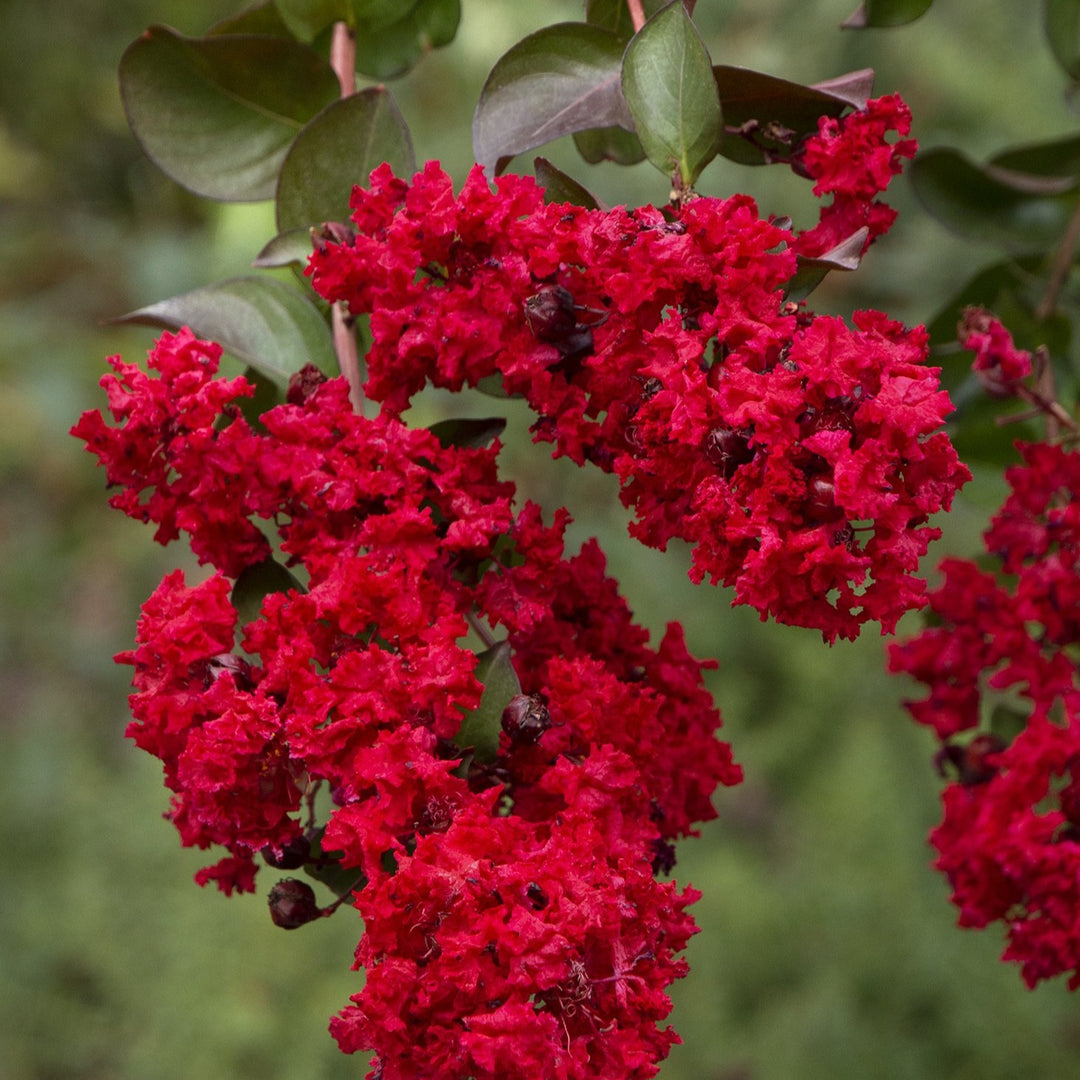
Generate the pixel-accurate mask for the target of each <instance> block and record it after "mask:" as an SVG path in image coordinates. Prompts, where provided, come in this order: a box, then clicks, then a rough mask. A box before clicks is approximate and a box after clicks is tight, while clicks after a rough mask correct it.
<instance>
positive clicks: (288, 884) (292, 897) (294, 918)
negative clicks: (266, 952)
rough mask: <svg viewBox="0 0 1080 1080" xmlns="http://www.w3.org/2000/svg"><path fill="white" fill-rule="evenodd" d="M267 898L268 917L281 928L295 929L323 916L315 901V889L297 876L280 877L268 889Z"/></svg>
mask: <svg viewBox="0 0 1080 1080" xmlns="http://www.w3.org/2000/svg"><path fill="white" fill-rule="evenodd" d="M267 900H268V902H269V904H270V918H271V919H273V920H274V925H275V926H280V927H281V928H282V930H295V929H296V928H297V927H298V926H303V925H304V923H309V922H312V921H313V920H315V919H321V918H322V916H323V911H322V908H320V907H319V905H318V904H317V903H316V902H315V890H314V889H312V887H311V886H310V885H308V884H306V883H305V882H303V881H299V880H298V879H297V878H282V879H281V881H279V882H278V883H277V884H276V885H275V886H274V887H273V888H272V889H271V890H270V895H269V897H268V898H267Z"/></svg>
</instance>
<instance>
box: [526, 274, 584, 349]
mask: <svg viewBox="0 0 1080 1080" xmlns="http://www.w3.org/2000/svg"><path fill="white" fill-rule="evenodd" d="M525 321H526V322H527V323H528V324H529V329H530V330H531V331H532V332H533V333H534V334H535V335H536V336H537V337H538V338H539V339H540V340H541V341H549V342H564V341H566V340H567V339H568V338H569V337H571V335H573V333H574V331H575V330H576V329H577V315H576V313H575V310H574V298H573V296H571V295H570V290H569V289H564V288H563V287H562V286H561V285H544V286H543V287H541V288H540V289H539V290H538V291H537V292H536V293H534V294H533V295H532V296H530V297H529V298H528V299H527V300H526V301H525Z"/></svg>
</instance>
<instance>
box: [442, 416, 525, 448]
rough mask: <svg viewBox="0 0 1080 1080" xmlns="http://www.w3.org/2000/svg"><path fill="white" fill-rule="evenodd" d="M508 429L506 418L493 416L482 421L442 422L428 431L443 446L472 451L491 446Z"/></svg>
mask: <svg viewBox="0 0 1080 1080" xmlns="http://www.w3.org/2000/svg"><path fill="white" fill-rule="evenodd" d="M505 428H506V418H505V417H502V416H491V417H487V418H485V419H482V420H470V419H463V420H440V421H439V423H437V424H432V425H431V427H429V428H428V431H430V432H431V434H432V435H434V436H435V438H437V439H438V440H439V442H441V443H442V444H443V446H461V447H465V448H467V449H471V450H479V449H480V448H481V447H484V446H490V445H491V443H492V442H493V441H494V440H495V439H497V438H498V437H499V436H500V435H501V434H502V433H503V431H504V429H505Z"/></svg>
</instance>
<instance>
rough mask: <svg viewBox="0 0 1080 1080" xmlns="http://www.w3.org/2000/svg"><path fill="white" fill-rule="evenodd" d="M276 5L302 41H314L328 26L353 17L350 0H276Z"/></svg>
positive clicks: (284, 21)
mask: <svg viewBox="0 0 1080 1080" xmlns="http://www.w3.org/2000/svg"><path fill="white" fill-rule="evenodd" d="M274 5H275V7H276V8H277V10H278V14H279V16H280V17H281V21H282V22H283V23H284V24H285V25H286V26H287V27H288V28H289V30H290V32H291V33H293V34H295V35H296V37H298V38H299V39H300V40H301V41H308V42H310V41H313V40H314V38H315V37H316V35H317V34H318V33H319V32H320V31H321V30H325V29H326V27H328V26H331V25H333V24H334V23H336V22H341V21H348V20H350V19H351V18H352V4H351V3H350V0H274Z"/></svg>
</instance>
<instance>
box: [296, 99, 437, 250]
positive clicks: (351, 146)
mask: <svg viewBox="0 0 1080 1080" xmlns="http://www.w3.org/2000/svg"><path fill="white" fill-rule="evenodd" d="M384 161H385V162H389V163H390V167H391V168H392V169H393V170H394V172H395V173H396V174H397V175H398V176H412V174H413V173H414V172H415V171H416V159H415V158H414V156H413V147H412V139H411V138H410V136H409V129H408V127H407V126H406V125H405V120H404V118H403V117H402V115H401V112H400V111H399V110H398V107H397V103H396V102H395V101H394V98H393V95H392V94H391V93H390V91H389V90H387V89H386V88H385V87H383V86H376V87H370V88H369V89H367V90H363V91H361V92H360V93H358V94H353V95H352V96H351V97H347V98H342V99H340V100H339V101H335V102H334V103H333V104H332V105H328V106H327V107H326V108H325V109H323V111H322V112H321V113H319V115H318V116H316V117H315V119H314V120H312V121H311V122H310V123H309V124H308V125H307V126H306V127H305V128H304V129H303V131H301V132H300V134H299V135H297V137H296V139H295V141H294V142H293V144H292V146H291V147H290V148H289V152H288V154H287V155H286V156H285V161H284V164H283V165H282V166H281V176H280V178H279V180H278V187H277V199H276V206H275V211H276V216H277V226H278V231H279V232H285V231H286V230H288V229H295V228H302V227H305V226H312V225H318V224H319V223H320V222H323V221H347V220H348V218H349V196H350V195H352V190H353V186H354V185H355V184H365V183H367V181H368V177H369V175H370V173H371V170H372V169H374V168H376V167H377V166H379V165H381V164H382V163H383V162H384ZM309 250H310V249H309Z"/></svg>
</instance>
